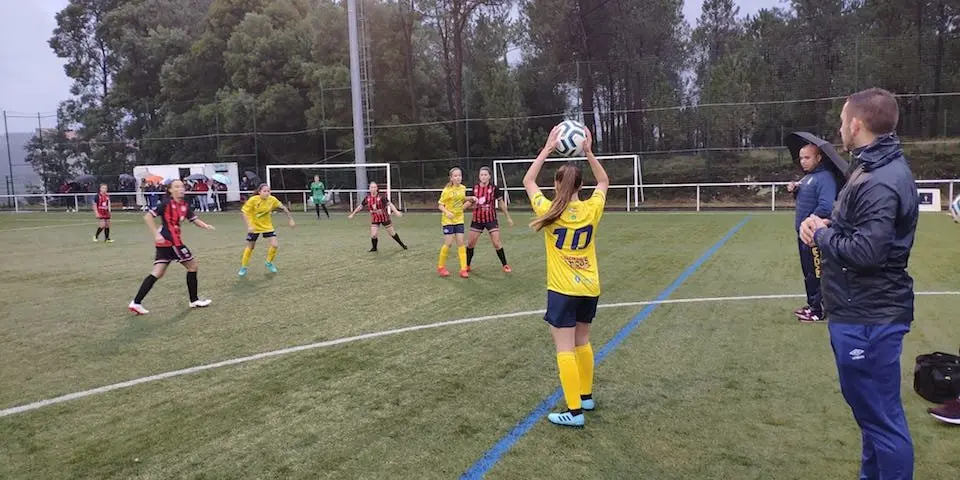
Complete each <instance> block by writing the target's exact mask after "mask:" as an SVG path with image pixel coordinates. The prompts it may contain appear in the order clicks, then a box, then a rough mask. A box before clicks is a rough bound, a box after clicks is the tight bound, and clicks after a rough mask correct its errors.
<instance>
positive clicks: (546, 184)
mask: <svg viewBox="0 0 960 480" xmlns="http://www.w3.org/2000/svg"><path fill="white" fill-rule="evenodd" d="M533 160H534V159H532V158H530V159H516V160H495V161H494V162H493V179H494V183H496V184H497V185H498V186H500V188H501V189H503V191H504V198H505V199H506V200H507V203H509V204H510V205H511V206H516V207H517V208H526V207H528V206H529V205H530V203H529V199H528V198H527V193H526V191H525V190H524V188H523V176H524V175H525V174H526V173H527V169H528V168H530V164H531V163H533ZM597 160H600V163H601V164H602V165H603V169H604V170H606V171H607V176H608V177H610V189H609V190H608V191H607V207H608V208H611V209H618V208H622V209H625V210H627V211H630V210H635V209H639V208H640V203H642V202H643V174H642V172H641V170H640V156H639V155H598V156H597ZM565 163H575V164H577V165H578V166H579V167H580V168H581V170H583V185H584V190H585V191H586V192H590V190H592V189H593V186H594V185H596V180H594V178H593V172H592V171H591V170H590V164H589V163H588V162H587V157H570V158H564V157H552V158H548V159H547V161H546V162H545V163H544V165H543V169H542V170H541V171H540V176H539V177H538V178H537V185H540V189H541V190H543V191H545V192H546V191H551V190H553V176H554V174H556V172H557V170H558V169H559V168H560V167H561V166H563V165H564V164H565ZM587 194H589V193H587Z"/></svg>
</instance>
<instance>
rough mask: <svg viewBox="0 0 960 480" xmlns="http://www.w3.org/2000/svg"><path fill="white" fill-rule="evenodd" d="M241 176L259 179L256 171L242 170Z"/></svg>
mask: <svg viewBox="0 0 960 480" xmlns="http://www.w3.org/2000/svg"><path fill="white" fill-rule="evenodd" d="M243 176H245V177H247V178H249V179H250V180H260V176H259V175H257V174H256V173H253V172H251V171H250V170H247V171H246V172H243Z"/></svg>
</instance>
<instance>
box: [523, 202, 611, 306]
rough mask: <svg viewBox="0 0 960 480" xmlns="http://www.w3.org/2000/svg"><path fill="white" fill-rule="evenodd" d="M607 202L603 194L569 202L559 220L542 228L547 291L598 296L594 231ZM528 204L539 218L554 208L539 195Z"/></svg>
mask: <svg viewBox="0 0 960 480" xmlns="http://www.w3.org/2000/svg"><path fill="white" fill-rule="evenodd" d="M606 200H607V199H606V195H605V194H604V193H603V192H601V191H599V190H595V191H594V192H593V195H592V196H591V197H590V198H589V199H587V200H586V201H580V200H577V201H574V202H570V203H569V204H568V205H567V209H566V211H564V212H563V214H562V215H561V216H560V218H558V219H557V220H556V221H555V222H553V223H552V224H550V225H547V226H545V227H543V241H544V245H545V246H546V249H547V289H548V290H552V291H554V292H557V293H562V294H564V295H570V296H575V297H599V296H600V271H599V268H598V266H597V249H596V243H597V232H596V229H597V225H599V224H600V217H601V216H603V206H604V204H605V203H606ZM530 203H531V204H532V205H533V211H534V213H536V215H537V216H538V217H540V216H543V215H544V214H545V213H547V211H548V210H550V205H552V204H553V202H552V201H551V200H550V199H548V198H547V197H544V196H543V192H539V191H538V192H537V193H536V194H535V195H534V196H533V198H532V199H531V200H530Z"/></svg>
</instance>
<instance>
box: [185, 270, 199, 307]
mask: <svg viewBox="0 0 960 480" xmlns="http://www.w3.org/2000/svg"><path fill="white" fill-rule="evenodd" d="M187 293H189V294H190V301H191V302H196V301H197V300H200V297H199V296H197V272H187Z"/></svg>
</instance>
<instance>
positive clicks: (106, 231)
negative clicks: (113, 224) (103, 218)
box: [103, 227, 110, 240]
mask: <svg viewBox="0 0 960 480" xmlns="http://www.w3.org/2000/svg"><path fill="white" fill-rule="evenodd" d="M103 238H106V239H107V240H110V227H107V228H104V229H103Z"/></svg>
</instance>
